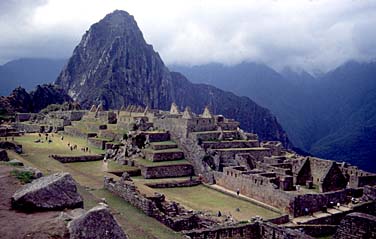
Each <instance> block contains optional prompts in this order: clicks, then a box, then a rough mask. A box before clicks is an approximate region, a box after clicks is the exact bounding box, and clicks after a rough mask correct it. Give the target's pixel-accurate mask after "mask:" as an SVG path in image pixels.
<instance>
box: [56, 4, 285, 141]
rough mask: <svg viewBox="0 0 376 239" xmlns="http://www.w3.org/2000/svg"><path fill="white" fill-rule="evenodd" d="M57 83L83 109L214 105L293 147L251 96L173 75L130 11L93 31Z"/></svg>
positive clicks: (113, 15)
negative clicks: (236, 93) (100, 106)
mask: <svg viewBox="0 0 376 239" xmlns="http://www.w3.org/2000/svg"><path fill="white" fill-rule="evenodd" d="M56 84H57V85H59V86H60V87H62V88H63V89H64V90H65V91H66V92H68V94H69V95H70V96H71V97H72V98H73V99H74V100H75V101H78V102H79V103H80V104H81V106H83V107H90V106H91V105H92V104H98V103H100V102H101V103H103V105H104V107H105V108H107V109H111V108H112V109H114V108H117V109H119V108H120V107H121V106H123V105H129V104H134V105H142V106H150V107H152V108H157V109H165V110H167V109H169V107H170V105H171V103H172V102H175V103H176V104H177V105H178V106H179V107H180V108H181V109H183V107H186V106H189V107H191V109H192V110H193V111H194V112H196V113H201V112H202V110H203V109H204V107H205V106H206V105H209V106H210V108H211V109H212V111H213V113H216V114H223V115H225V116H226V117H229V118H235V119H236V120H238V121H240V123H241V125H242V127H243V128H244V129H246V130H248V131H251V132H255V133H257V134H258V135H259V137H260V138H261V139H272V140H273V139H274V140H281V141H282V142H283V143H284V144H285V145H288V144H289V140H288V138H287V137H286V133H285V132H284V130H283V129H282V127H281V126H280V125H279V123H278V122H277V120H276V118H275V117H274V116H273V115H272V114H271V113H270V112H269V110H267V109H265V108H263V107H260V106H258V105H257V104H256V103H254V102H253V101H251V100H250V99H249V98H247V97H239V96H236V95H235V94H233V93H230V92H225V91H222V90H220V89H218V88H215V87H213V86H210V85H205V84H192V83H191V82H189V81H188V80H187V79H186V78H185V77H184V76H183V75H181V74H179V73H174V72H170V71H169V69H168V68H167V67H166V66H165V65H164V63H163V61H162V59H161V58H160V56H159V54H158V53H157V52H155V51H154V50H153V47H152V46H151V45H149V44H147V43H146V41H145V40H144V38H143V34H142V32H141V30H140V29H139V28H138V26H137V23H136V21H135V20H134V18H133V16H131V15H129V14H128V13H127V12H125V11H119V10H117V11H114V12H113V13H111V14H108V15H107V16H106V17H105V18H104V19H102V20H101V21H99V22H98V23H95V24H93V25H92V26H91V27H90V29H89V30H88V31H87V32H86V33H85V34H84V36H83V37H82V40H81V42H80V43H79V44H78V46H77V47H76V48H75V50H74V52H73V55H72V57H71V58H70V59H69V61H68V63H67V65H66V66H65V67H64V69H63V70H62V72H61V73H60V75H59V77H58V79H57V80H56Z"/></svg>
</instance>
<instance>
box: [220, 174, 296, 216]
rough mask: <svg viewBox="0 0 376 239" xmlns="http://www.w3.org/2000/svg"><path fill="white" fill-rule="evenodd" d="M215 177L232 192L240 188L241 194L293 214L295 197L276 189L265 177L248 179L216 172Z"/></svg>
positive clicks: (256, 176)
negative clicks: (291, 206)
mask: <svg viewBox="0 0 376 239" xmlns="http://www.w3.org/2000/svg"><path fill="white" fill-rule="evenodd" d="M214 176H215V181H216V183H217V184H218V185H220V186H223V187H225V188H227V189H230V190H232V191H236V189H238V188H239V190H240V193H241V194H243V195H245V196H248V197H251V198H254V199H256V200H259V201H261V202H264V203H266V204H268V205H271V206H273V207H276V208H279V209H281V210H282V211H283V212H286V213H289V214H291V211H290V210H289V208H290V204H291V203H292V201H293V199H294V195H292V194H288V193H286V192H284V191H282V190H279V189H275V188H274V186H273V183H272V182H270V181H268V179H267V178H265V177H261V176H259V175H247V177H243V176H240V175H237V176H235V175H233V176H230V175H229V176H228V175H225V173H221V172H215V174H214Z"/></svg>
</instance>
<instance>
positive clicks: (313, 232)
mask: <svg viewBox="0 0 376 239" xmlns="http://www.w3.org/2000/svg"><path fill="white" fill-rule="evenodd" d="M287 228H290V229H294V230H299V231H302V232H304V233H305V234H307V235H310V236H312V237H327V236H331V235H333V234H334V233H335V232H336V230H337V226H336V225H327V224H320V225H305V224H301V225H294V226H287Z"/></svg>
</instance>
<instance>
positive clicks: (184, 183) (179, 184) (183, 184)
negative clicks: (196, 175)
mask: <svg viewBox="0 0 376 239" xmlns="http://www.w3.org/2000/svg"><path fill="white" fill-rule="evenodd" d="M200 184H201V181H200V180H196V179H193V180H185V181H180V182H165V183H148V184H145V185H146V186H148V187H151V188H178V187H192V186H197V185H200Z"/></svg>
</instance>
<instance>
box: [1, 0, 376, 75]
mask: <svg viewBox="0 0 376 239" xmlns="http://www.w3.org/2000/svg"><path fill="white" fill-rule="evenodd" d="M115 9H122V10H126V11H128V12H129V13H130V14H132V15H133V16H134V17H135V19H136V21H137V22H138V25H139V27H140V28H141V30H142V32H143V33H144V37H145V38H146V40H147V42H148V43H150V44H152V45H153V46H154V49H155V50H156V51H158V52H159V53H160V55H161V57H162V59H163V60H164V61H165V63H166V64H188V65H198V64H204V63H209V62H221V63H224V64H236V63H240V62H242V61H256V62H264V63H266V64H268V65H271V66H273V67H275V68H280V67H283V66H285V65H290V66H293V67H300V68H304V69H307V70H310V71H312V70H317V69H319V70H322V71H326V70H328V69H331V68H333V67H335V66H337V65H339V64H341V63H343V62H345V61H348V60H351V59H354V60H362V61H364V60H366V61H367V60H374V59H376V1H375V0H311V1H308V0H279V1H277V0H274V1H273V0H262V1H260V0H254V1H253V0H244V1H242V0H187V1H183V0H149V1H144V0H133V1H127V0H0V64H2V63H5V62H7V61H9V60H13V59H17V58H22V57H49V58H68V57H69V56H70V55H71V54H72V51H73V49H74V47H75V46H76V45H77V44H78V42H79V41H80V39H81V36H82V35H83V33H84V32H85V31H86V30H87V29H88V28H89V27H90V25H91V24H93V23H95V22H97V21H99V20H100V19H101V18H103V17H104V16H105V15H106V14H107V13H109V12H112V11H113V10H115Z"/></svg>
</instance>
